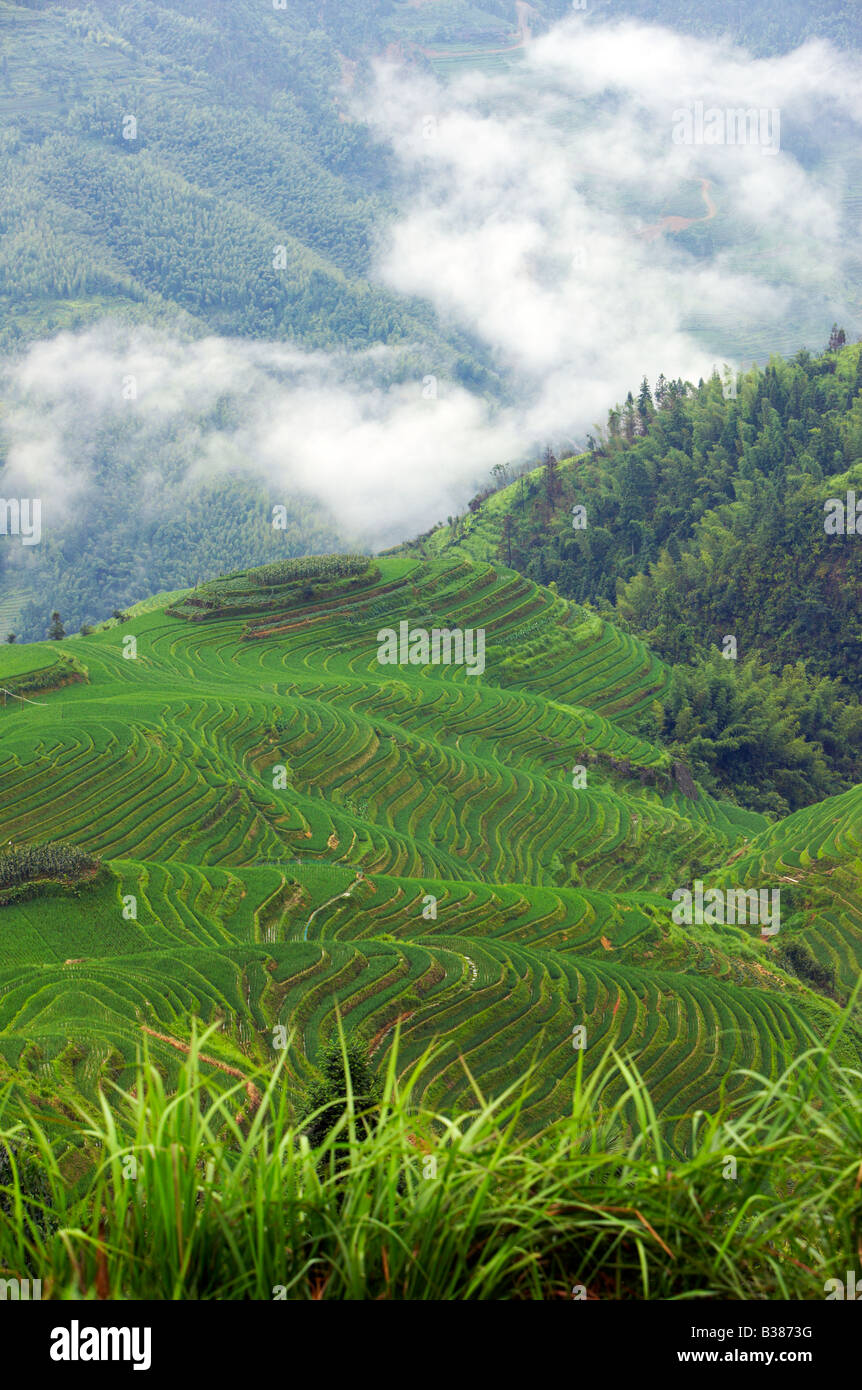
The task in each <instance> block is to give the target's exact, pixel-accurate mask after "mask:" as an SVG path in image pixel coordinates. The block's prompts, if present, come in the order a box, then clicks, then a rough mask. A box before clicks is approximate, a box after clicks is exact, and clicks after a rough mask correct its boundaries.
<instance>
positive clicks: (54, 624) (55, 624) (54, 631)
mask: <svg viewBox="0 0 862 1390" xmlns="http://www.w3.org/2000/svg"><path fill="white" fill-rule="evenodd" d="M48 636H49V637H50V638H51V640H52V641H54V642H59V641H60V639H61V638H62V637H65V636H66V629H65V628H64V626H63V623H62V620H61V618H60V614H59V613H58V612H57V610H56V609H55V610H54V612H53V613H52V614H51V626H50V627H49V628H48Z"/></svg>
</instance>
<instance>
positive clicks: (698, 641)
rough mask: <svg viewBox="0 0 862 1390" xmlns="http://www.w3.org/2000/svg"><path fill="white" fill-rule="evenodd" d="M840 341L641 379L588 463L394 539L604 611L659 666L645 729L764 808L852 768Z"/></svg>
mask: <svg viewBox="0 0 862 1390" xmlns="http://www.w3.org/2000/svg"><path fill="white" fill-rule="evenodd" d="M840 337H841V334H840V330H836V332H835V335H834V343H835V346H834V348H833V349H832V350H829V351H827V352H825V353H823V354H822V355H820V356H818V357H814V356H812V355H811V354H809V353H807V352H802V353H800V354H799V355H798V356H797V357H796V358H795V359H794V360H793V361H790V362H788V361H783V360H781V359H775V360H773V361H772V362H771V363H770V364H769V365H768V366H767V367H766V368H765V369H763V370H761V369H759V368H755V369H753V370H752V371H750V372H748V373H745V374H740V375H739V377H738V379H736V378H734V377H728V378H726V379H725V380H722V379H720V377H719V376H715V377H713V378H712V379H711V380H708V381H701V382H700V383H699V384H698V385H697V386H693V385H691V384H690V383H684V382H682V381H666V380H665V379H664V378H663V377H660V378H659V380H658V381H657V382H656V383H655V385H654V386H651V385H650V384H649V383H648V382H647V381H646V380H644V381H643V382H642V384H641V387H640V389H639V391H638V393H637V395H636V394H635V393H634V392H630V393H629V395H628V398H627V399H626V401H625V402H623V403H622V405H620V406H618V407H615V408H614V409H612V410H611V411H610V412H609V415H608V419H607V423H606V425H605V427H604V428H602V429H598V428H597V431H596V434H594V435H593V436H591V441H590V449H589V451H588V452H586V453H584V454H582V455H579V456H577V457H575V458H571V459H564V460H563V461H562V462H559V461H558V460H557V458H556V456H555V455H554V453H553V450H552V449H551V448H550V446H549V448H548V450H547V451H546V457H545V461H544V462H543V464H542V465H541V466H540V467H538V468H536V469H533V470H532V471H530V472H527V473H526V474H524V475H523V476H521V477H520V478H519V479H517V480H516V481H514V482H509V483H506V474H505V472H503V473H498V474H497V476H496V478H495V482H496V483H498V484H499V483H502V484H503V486H502V487H500V488H499V489H498V490H497V491H496V492H489V493H488V494H487V495H485V496H481V495H480V496H478V497H477V498H475V499H474V501H473V503H471V510H470V511H469V512H468V513H467V514H466V515H465V516H462V517H455V518H451V519H450V521H449V523H448V524H446V525H445V526H442V527H439V528H437V529H435V530H434V531H433V532H432V533H430V535H429V536H427V537H424V538H421V539H420V540H419V541H417V542H414V543H413V544H414V546H416V547H418V548H419V549H420V550H427V551H428V552H429V553H432V554H448V553H456V554H458V553H464V554H469V555H472V556H474V557H477V558H491V557H496V558H499V559H500V560H502V561H504V562H505V563H507V564H511V565H513V566H515V567H516V568H518V569H520V570H521V571H522V572H523V573H525V574H527V575H529V576H530V577H531V578H533V579H536V580H537V581H538V582H539V583H551V584H553V585H554V586H555V587H556V588H557V589H558V590H559V592H560V594H561V595H564V596H565V597H569V598H572V599H575V600H576V601H578V602H582V603H583V602H587V603H591V604H594V605H596V606H597V608H598V609H599V610H600V611H607V612H611V611H613V613H614V616H615V620H616V621H621V622H623V623H625V624H626V625H627V626H629V627H630V628H631V630H632V631H634V632H637V633H638V634H639V635H640V636H642V637H643V638H644V639H645V640H647V641H648V642H649V643H650V644H651V645H652V646H653V647H654V648H655V650H656V651H658V652H659V653H660V654H661V656H662V657H663V658H664V659H665V660H666V661H668V662H670V663H672V664H674V665H675V670H676V674H677V680H676V683H675V689H674V693H673V695H672V696H669V697H668V698H667V699H666V700H664V702H663V703H662V706H661V708H656V709H655V710H654V711H653V712H652V715H651V719H652V721H653V723H652V724H651V726H650V727H651V728H652V731H653V732H658V731H661V732H662V733H663V735H664V736H666V737H669V738H671V739H672V740H674V741H678V742H680V743H682V744H684V745H685V746H686V748H687V750H688V754H689V756H691V757H692V758H693V759H694V760H695V762H696V763H697V764H698V766H699V770H700V772H701V773H702V775H704V776H705V777H707V778H714V779H715V781H714V785H715V786H716V787H721V788H722V789H723V790H724V791H725V793H727V794H731V795H738V796H739V797H740V798H741V799H742V800H743V802H745V803H746V804H757V805H760V806H761V807H762V808H763V809H774V810H779V811H781V810H786V809H793V808H794V807H796V806H798V805H801V804H805V803H807V802H809V801H813V800H817V799H818V798H819V797H820V796H822V795H824V794H826V792H827V791H828V790H829V789H830V779H831V778H835V777H837V778H838V779H839V785H841V786H847V785H850V784H851V783H853V782H854V781H858V780H860V775H862V763H860V746H862V744H860V737H859V735H860V728H862V725H860V710H859V703H858V697H859V694H860V692H862V617H860V613H859V604H858V594H859V587H860V579H862V541H860V535H859V534H857V533H856V532H855V530H853V529H851V527H852V526H853V524H854V518H853V516H852V515H851V517H850V521H849V522H848V523H847V524H846V525H845V534H840V533H836V527H837V526H839V525H840V516H841V513H840V510H839V504H840V507H841V508H843V511H844V512H845V513H846V512H847V510H848V496H849V497H850V498H851V502H850V509H851V513H852V506H853V503H852V498H853V497H854V496H858V497H862V349H860V348H859V347H858V346H855V347H851V346H841V345H839V344H840ZM831 504H834V505H831ZM827 523H828V524H829V525H830V527H831V530H827ZM727 638H732V639H733V642H732V643H730V644H728V643H726V641H725V639H727ZM644 727H645V729H646V726H644Z"/></svg>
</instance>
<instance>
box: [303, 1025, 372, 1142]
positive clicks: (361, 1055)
mask: <svg viewBox="0 0 862 1390" xmlns="http://www.w3.org/2000/svg"><path fill="white" fill-rule="evenodd" d="M315 1066H316V1068H317V1070H318V1072H319V1073H320V1076H319V1079H318V1080H316V1081H312V1083H311V1084H310V1086H308V1087H307V1089H306V1091H305V1096H304V1099H303V1106H302V1113H303V1114H304V1115H305V1116H306V1117H307V1119H306V1122H305V1124H304V1129H305V1133H306V1135H307V1136H308V1141H309V1143H310V1144H311V1145H312V1147H313V1148H316V1147H318V1146H319V1145H320V1144H322V1143H323V1141H324V1140H325V1139H326V1137H327V1135H328V1134H329V1133H330V1131H331V1130H332V1129H334V1128H335V1126H336V1124H337V1123H338V1121H339V1120H340V1119H341V1117H342V1115H343V1114H344V1112H345V1110H346V1109H347V1079H348V1076H349V1078H350V1088H351V1091H352V1093H353V1111H354V1114H355V1115H356V1116H357V1130H358V1131H359V1132H360V1133H363V1132H364V1133H365V1134H366V1135H367V1134H370V1133H371V1132H372V1131H373V1130H374V1128H375V1127H376V1122H377V1121H376V1115H375V1114H374V1111H375V1109H376V1108H377V1107H378V1106H379V1104H380V1099H381V1094H382V1088H381V1085H380V1081H379V1079H378V1078H377V1077H376V1076H375V1074H374V1071H373V1069H372V1067H371V1064H370V1062H369V1060H368V1046H367V1044H366V1043H364V1042H363V1041H362V1039H361V1038H358V1037H357V1036H356V1035H355V1034H354V1035H351V1036H348V1037H346V1038H344V1039H343V1041H342V1039H341V1038H340V1037H339V1036H338V1035H336V1036H335V1037H332V1038H330V1039H329V1041H328V1042H326V1043H324V1045H323V1047H322V1048H321V1050H320V1052H319V1053H318V1055H317V1057H316V1058H315ZM315 1112H322V1113H315ZM369 1112H371V1113H369Z"/></svg>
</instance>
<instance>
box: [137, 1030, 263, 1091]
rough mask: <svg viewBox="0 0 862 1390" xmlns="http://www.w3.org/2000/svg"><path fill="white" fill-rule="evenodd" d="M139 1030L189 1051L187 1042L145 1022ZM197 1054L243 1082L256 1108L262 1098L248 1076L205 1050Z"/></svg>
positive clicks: (171, 1045)
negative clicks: (157, 1030) (160, 1031)
mask: <svg viewBox="0 0 862 1390" xmlns="http://www.w3.org/2000/svg"><path fill="white" fill-rule="evenodd" d="M141 1032H142V1033H149V1035H150V1037H151V1038H158V1040H159V1042H164V1043H167V1044H168V1045H169V1046H170V1047H175V1048H176V1049H177V1051H178V1052H184V1053H185V1054H186V1056H188V1055H189V1053H190V1052H191V1048H190V1047H189V1045H188V1043H184V1042H181V1041H180V1039H179V1038H172V1037H171V1036H170V1034H169V1033H157V1032H156V1030H155V1028H149V1027H148V1026H147V1024H146V1023H142V1024H141ZM198 1056H199V1057H200V1059H201V1061H202V1062H206V1063H208V1065H209V1066H211V1067H218V1070H219V1071H223V1072H226V1074H227V1075H228V1076H233V1077H235V1078H236V1080H237V1081H242V1082H243V1083H244V1084H245V1093H246V1096H247V1097H248V1101H249V1104H250V1105H251V1107H252V1110H257V1108H258V1106H259V1105H260V1103H261V1101H262V1100H263V1096H262V1095H261V1093H260V1091H259V1090H258V1089H257V1087H256V1086H255V1084H254V1082H253V1081H249V1079H248V1077H247V1076H246V1075H245V1074H244V1073H243V1072H241V1071H240V1070H239V1068H238V1067H231V1066H228V1064H227V1062H220V1061H219V1059H218V1058H217V1057H209V1056H207V1054H206V1053H205V1052H199V1053H198Z"/></svg>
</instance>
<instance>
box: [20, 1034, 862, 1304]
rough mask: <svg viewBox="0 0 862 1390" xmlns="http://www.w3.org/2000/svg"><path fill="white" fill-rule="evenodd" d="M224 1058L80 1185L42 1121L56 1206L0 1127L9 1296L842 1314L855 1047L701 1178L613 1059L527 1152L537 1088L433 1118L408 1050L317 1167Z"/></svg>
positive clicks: (104, 1146)
mask: <svg viewBox="0 0 862 1390" xmlns="http://www.w3.org/2000/svg"><path fill="white" fill-rule="evenodd" d="M208 1043H209V1039H208V1038H206V1037H204V1038H203V1039H202V1040H201V1043H200V1044H198V1043H197V1042H194V1041H193V1043H192V1047H191V1053H190V1055H189V1057H188V1058H187V1059H186V1060H185V1061H184V1062H183V1065H182V1067H181V1070H180V1073H179V1075H178V1077H177V1079H176V1091H175V1093H174V1094H173V1095H169V1094H168V1093H167V1092H166V1089H165V1086H164V1082H163V1079H162V1076H161V1075H160V1072H159V1070H158V1068H157V1067H155V1066H153V1065H152V1064H151V1063H150V1062H149V1060H148V1059H147V1057H146V1056H144V1058H143V1059H142V1061H141V1063H140V1065H139V1067H138V1069H137V1070H136V1072H135V1075H134V1088H133V1089H130V1090H127V1091H124V1092H116V1091H114V1092H112V1093H111V1096H110V1105H108V1104H106V1105H105V1106H104V1107H103V1109H102V1110H101V1112H100V1113H99V1114H98V1115H96V1116H95V1117H94V1118H93V1119H92V1120H90V1121H88V1122H86V1130H85V1144H84V1147H83V1149H82V1150H80V1151H78V1152H77V1153H76V1154H75V1155H74V1157H75V1160H76V1162H75V1164H74V1167H73V1166H72V1165H71V1162H70V1155H69V1153H68V1152H66V1153H63V1152H61V1150H62V1145H54V1146H52V1145H51V1144H50V1143H49V1142H48V1139H47V1137H46V1136H45V1134H44V1132H43V1131H42V1130H41V1128H40V1127H39V1125H38V1123H37V1122H36V1121H35V1120H34V1119H33V1118H32V1117H29V1118H28V1122H27V1126H26V1128H27V1130H28V1134H29V1136H30V1137H31V1140H32V1144H33V1147H34V1149H35V1151H36V1152H37V1153H38V1154H39V1155H40V1159H41V1170H42V1171H41V1173H39V1172H38V1170H37V1175H36V1178H37V1183H38V1186H37V1187H35V1188H34V1186H33V1185H32V1179H33V1170H32V1168H28V1167H26V1166H24V1164H23V1163H22V1162H21V1159H20V1147H18V1148H17V1149H15V1148H10V1147H9V1146H8V1143H9V1141H8V1139H6V1138H5V1136H6V1135H8V1133H9V1126H8V1120H7V1117H6V1115H5V1114H4V1112H3V1109H2V1107H0V1202H4V1201H5V1203H6V1204H7V1205H8V1206H9V1207H11V1208H12V1209H13V1210H14V1214H15V1220H14V1221H4V1222H0V1265H2V1266H3V1268H4V1273H5V1274H6V1275H7V1276H13V1277H14V1276H16V1275H17V1277H19V1278H42V1280H43V1297H46V1298H49V1297H50V1298H71V1299H79V1298H88V1297H89V1298H92V1297H94V1296H95V1295H98V1296H99V1297H102V1298H105V1297H109V1298H120V1299H122V1298H136V1299H218V1300H220V1301H222V1300H225V1299H242V1298H255V1299H264V1300H272V1299H286V1300H290V1301H303V1300H320V1299H362V1300H365V1299H368V1300H375V1299H395V1300H398V1301H405V1300H414V1299H423V1300H424V1299H442V1300H459V1301H461V1300H482V1299H557V1298H565V1299H571V1298H572V1297H573V1296H574V1297H577V1298H603V1299H608V1298H610V1299H627V1298H629V1299H630V1298H639V1299H673V1298H680V1297H684V1298H687V1299H691V1298H707V1299H709V1298H712V1299H716V1298H717V1299H746V1298H748V1299H776V1298H777V1299H818V1298H822V1297H823V1289H824V1283H825V1281H826V1279H827V1278H838V1279H839V1280H843V1279H844V1275H845V1270H846V1268H847V1265H848V1262H851V1263H852V1252H853V1251H855V1250H856V1249H857V1247H858V1241H859V1239H860V1234H862V1232H860V1209H859V1200H858V1177H857V1175H858V1165H859V1145H860V1141H862V1128H860V1125H861V1124H862V1120H860V1112H859V1108H858V1106H857V1104H856V1103H855V1102H856V1099H857V1096H858V1088H859V1082H860V1079H862V1078H860V1073H859V1071H858V1069H856V1068H848V1067H847V1066H845V1065H842V1063H841V1062H840V1061H839V1060H838V1058H837V1056H836V1053H835V1045H834V1039H833V1042H832V1044H830V1045H829V1046H827V1047H825V1048H823V1047H818V1046H811V1047H810V1048H809V1049H807V1050H806V1051H805V1052H803V1053H802V1054H801V1055H800V1056H799V1057H797V1058H796V1060H795V1063H794V1065H793V1067H792V1068H791V1069H790V1070H789V1071H788V1072H787V1073H786V1074H785V1075H782V1076H778V1077H775V1078H774V1079H771V1080H770V1079H767V1078H765V1077H762V1076H756V1075H752V1076H750V1078H749V1080H750V1087H751V1089H750V1096H749V1100H748V1102H747V1104H746V1106H745V1107H744V1108H743V1109H742V1110H741V1111H736V1112H732V1111H731V1110H730V1109H729V1108H728V1106H727V1105H726V1104H724V1103H719V1104H718V1105H717V1107H716V1109H715V1112H714V1113H713V1114H711V1115H704V1114H701V1115H700V1116H699V1117H698V1118H697V1119H696V1120H695V1121H693V1122H692V1124H691V1126H690V1130H689V1140H688V1146H687V1151H686V1153H685V1154H684V1155H676V1154H673V1153H671V1152H670V1151H669V1150H668V1149H667V1147H666V1144H665V1140H664V1137H663V1134H662V1130H661V1126H660V1125H659V1124H658V1123H657V1122H656V1119H655V1115H654V1112H653V1109H652V1106H651V1103H650V1097H649V1086H648V1084H647V1083H646V1082H645V1080H644V1078H643V1077H642V1076H640V1075H639V1074H638V1071H637V1069H636V1068H635V1067H634V1066H632V1065H631V1064H630V1063H626V1062H624V1061H623V1060H622V1059H621V1058H619V1057H618V1056H617V1055H616V1054H614V1053H612V1052H607V1053H605V1054H604V1055H603V1057H602V1058H601V1060H600V1062H599V1064H598V1066H596V1067H595V1068H594V1070H593V1071H592V1073H591V1075H590V1078H589V1080H587V1079H586V1078H585V1075H584V1072H583V1070H582V1068H580V1067H578V1068H577V1070H576V1073H575V1076H574V1078H573V1083H572V1087H571V1089H570V1093H569V1104H568V1107H567V1112H566V1114H565V1116H563V1117H561V1118H560V1119H559V1120H558V1121H557V1122H556V1123H555V1125H554V1126H553V1127H552V1128H551V1129H549V1130H548V1131H547V1132H546V1133H545V1134H544V1135H542V1136H541V1137H540V1138H536V1139H525V1138H524V1137H523V1136H522V1134H521V1128H520V1123H519V1121H520V1116H521V1113H522V1111H523V1109H524V1106H525V1103H526V1099H527V1097H528V1096H529V1093H530V1089H531V1087H532V1086H533V1085H534V1084H535V1080H534V1078H533V1077H532V1076H530V1075H529V1074H527V1075H525V1076H524V1077H523V1078H521V1079H520V1080H518V1081H517V1082H516V1083H515V1084H514V1085H513V1086H512V1087H510V1089H509V1090H508V1091H507V1092H505V1093H503V1094H501V1095H499V1096H498V1097H497V1098H496V1099H495V1100H488V1099H485V1098H484V1097H483V1096H482V1095H481V1094H480V1093H478V1092H477V1094H476V1095H474V1096H473V1097H471V1099H470V1101H469V1103H468V1105H467V1107H466V1108H464V1109H461V1110H457V1111H448V1110H447V1112H446V1113H439V1112H435V1111H433V1110H430V1109H428V1108H427V1107H426V1106H424V1105H423V1104H422V1102H421V1096H422V1095H423V1094H424V1092H425V1090H426V1089H427V1088H426V1086H425V1085H424V1078H423V1071H424V1069H425V1067H427V1066H432V1065H433V1056H432V1055H429V1056H426V1057H425V1058H423V1059H421V1060H420V1061H419V1062H418V1063H417V1065H416V1066H415V1067H413V1068H412V1069H411V1070H410V1072H409V1073H408V1074H407V1075H406V1076H405V1077H403V1079H402V1080H401V1081H399V1080H398V1079H397V1073H398V1066H397V1054H396V1052H395V1051H394V1050H393V1052H392V1053H391V1054H390V1059H389V1064H388V1066H387V1067H386V1068H385V1072H384V1073H383V1075H382V1077H381V1081H382V1092H383V1093H382V1097H381V1099H380V1100H379V1101H378V1102H376V1103H375V1104H374V1106H373V1109H372V1110H371V1111H369V1110H368V1109H366V1108H364V1107H362V1106H360V1105H358V1104H357V1103H356V1102H355V1100H354V1099H353V1097H347V1099H346V1104H345V1107H344V1112H343V1114H342V1116H341V1119H340V1120H339V1123H338V1124H337V1125H336V1126H335V1127H334V1128H332V1129H330V1130H329V1132H328V1133H327V1134H326V1135H325V1136H324V1137H322V1138H321V1140H320V1142H319V1143H318V1144H316V1145H314V1146H310V1145H309V1143H308V1141H307V1139H306V1138H305V1136H302V1135H301V1132H300V1131H299V1130H298V1129H297V1127H296V1125H295V1123H294V1122H293V1121H292V1119H291V1114H290V1109H289V1107H288V1105H287V1103H286V1100H285V1091H284V1087H283V1085H282V1076H281V1074H280V1072H279V1070H276V1071H275V1072H274V1073H273V1074H272V1075H269V1076H257V1075H255V1081H256V1082H257V1083H258V1085H259V1087H260V1089H259V1090H257V1089H256V1088H255V1089H254V1090H253V1091H252V1092H251V1093H250V1085H251V1084H252V1083H250V1082H248V1081H240V1082H236V1083H235V1084H233V1085H223V1086H222V1085H219V1084H217V1082H216V1081H215V1080H214V1079H213V1076H212V1075H211V1074H209V1073H208V1071H207V1069H206V1063H205V1060H204V1056H205V1055H204V1054H203V1052H202V1050H201V1049H202V1047H203V1046H204V1045H208ZM342 1065H344V1064H343V1063H342ZM614 1089H616V1090H617V1095H616V1098H615V1099H612V1098H611V1094H612V1092H613V1091H614ZM631 1112H633V1113H634V1114H636V1116H637V1122H636V1124H635V1125H632V1124H631V1122H630V1120H629V1114H630V1113H631ZM14 1128H15V1133H16V1135H18V1136H19V1138H18V1139H17V1140H16V1141H14V1142H16V1143H17V1144H18V1145H19V1146H20V1134H21V1130H20V1127H18V1126H17V1125H16V1126H14ZM4 1140H5V1145H6V1147H5V1153H6V1154H7V1155H10V1157H11V1162H10V1161H8V1160H7V1162H6V1164H5V1165H4V1164H3V1162H2V1156H3V1155H4ZM73 1175H74V1177H75V1178H76V1179H77V1180H76V1181H72V1180H71V1179H72V1177H73ZM790 1193H792V1198H793V1199H792V1201H791V1200H789V1196H788V1194H790ZM802 1210H804V1211H805V1223H804V1227H803V1226H802V1225H801V1224H800V1220H799V1213H800V1212H801V1211H802Z"/></svg>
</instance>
